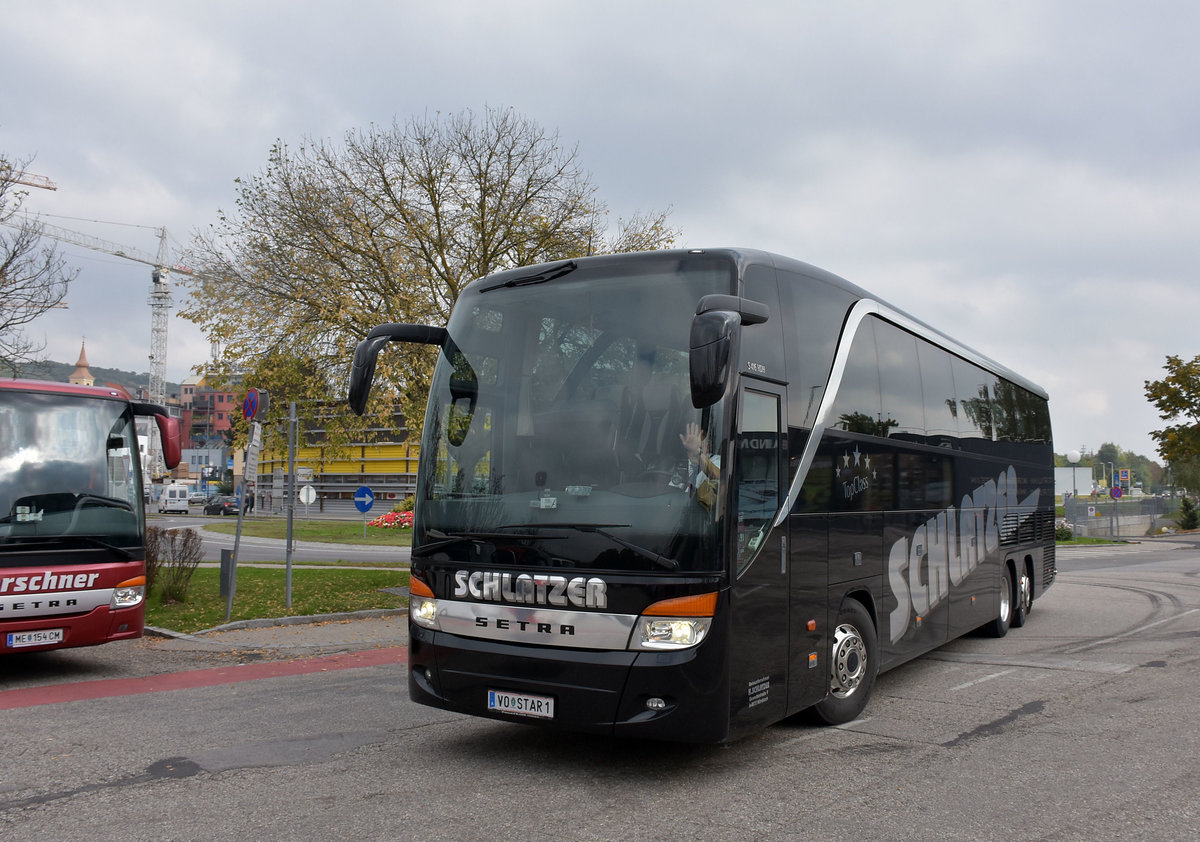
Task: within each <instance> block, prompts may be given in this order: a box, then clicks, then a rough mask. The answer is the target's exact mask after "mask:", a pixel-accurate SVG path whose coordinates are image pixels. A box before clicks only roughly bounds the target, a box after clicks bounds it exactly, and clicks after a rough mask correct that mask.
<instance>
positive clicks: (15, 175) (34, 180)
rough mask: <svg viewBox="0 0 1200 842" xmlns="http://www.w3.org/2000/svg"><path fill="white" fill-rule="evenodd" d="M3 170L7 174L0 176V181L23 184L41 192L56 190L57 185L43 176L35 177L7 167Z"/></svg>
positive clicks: (29, 173)
mask: <svg viewBox="0 0 1200 842" xmlns="http://www.w3.org/2000/svg"><path fill="white" fill-rule="evenodd" d="M5 169H6V170H8V172H7V174H0V180H4V181H10V182H12V183H13V184H24V185H25V186H27V187H40V188H42V189H43V190H57V189H58V185H57V184H55V183H54V182H53V181H51V180H50V179H48V178H46V176H44V175H35V174H33V173H31V172H17V171H15V170H13V169H11V168H9V167H8V166H7V165H5Z"/></svg>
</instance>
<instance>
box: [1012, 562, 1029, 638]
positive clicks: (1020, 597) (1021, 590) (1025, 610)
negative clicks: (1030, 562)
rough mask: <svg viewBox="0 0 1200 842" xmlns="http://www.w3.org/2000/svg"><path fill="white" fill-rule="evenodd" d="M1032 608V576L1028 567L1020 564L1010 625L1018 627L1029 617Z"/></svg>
mask: <svg viewBox="0 0 1200 842" xmlns="http://www.w3.org/2000/svg"><path fill="white" fill-rule="evenodd" d="M1032 610H1033V576H1031V575H1030V573H1029V568H1028V567H1026V566H1025V565H1024V564H1022V565H1021V575H1019V576H1018V577H1017V593H1016V601H1015V602H1014V603H1013V615H1012V627H1013V628H1014V629H1019V628H1021V626H1023V625H1025V621H1026V620H1028V619H1029V612H1030V611H1032Z"/></svg>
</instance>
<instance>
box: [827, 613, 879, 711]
mask: <svg viewBox="0 0 1200 842" xmlns="http://www.w3.org/2000/svg"><path fill="white" fill-rule="evenodd" d="M878 672H879V641H878V638H877V637H876V634H875V623H874V622H872V620H871V615H870V614H868V613H867V609H866V608H864V607H863V605H862V603H861V602H858V601H857V600H853V599H848V600H846V601H845V602H843V603H842V607H841V609H840V610H839V611H838V618H837V624H836V625H835V626H834V631H833V646H832V648H831V656H830V660H829V693H828V695H826V696H825V698H824V699H822V700H821V701H820V702H818V703H817V704H816V705H814V706H813V708H812V712H813V714H814V716H815V717H816V719H817V720H818V721H819V722H823V723H824V724H826V725H841V724H843V723H846V722H850V721H852V720H853V719H855V718H857V717H858V715H859V714H860V713H862V711H863V708H865V707H866V706H867V702H868V701H869V700H870V698H871V690H872V689H873V688H874V686H875V676H876V675H877V674H878Z"/></svg>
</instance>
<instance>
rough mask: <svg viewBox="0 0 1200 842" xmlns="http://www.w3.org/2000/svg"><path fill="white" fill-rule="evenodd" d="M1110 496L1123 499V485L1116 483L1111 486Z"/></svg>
mask: <svg viewBox="0 0 1200 842" xmlns="http://www.w3.org/2000/svg"><path fill="white" fill-rule="evenodd" d="M1108 496H1109V497H1112V498H1113V499H1114V500H1120V499H1121V486H1119V485H1114V486H1113V487H1112V488H1110V489H1109V490H1108Z"/></svg>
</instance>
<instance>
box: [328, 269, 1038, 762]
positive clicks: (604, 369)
mask: <svg viewBox="0 0 1200 842" xmlns="http://www.w3.org/2000/svg"><path fill="white" fill-rule="evenodd" d="M392 341H398V342H415V343H427V344H433V345H438V346H440V348H441V353H440V354H439V356H438V363H437V366H436V370H435V372H434V376H433V384H432V388H431V391H430V396H429V403H428V407H427V411H426V417H425V423H424V428H423V433H422V438H421V457H420V467H419V471H418V480H417V482H418V489H417V500H416V512H415V523H414V528H415V532H414V536H413V550H412V585H411V602H410V632H411V642H410V655H409V668H410V671H409V691H410V695H411V697H412V698H413V699H414V700H415V701H418V702H421V703H423V704H427V705H432V706H435V707H439V708H445V709H448V710H454V711H459V712H462V713H468V714H474V715H477V716H485V717H492V718H496V719H502V720H507V721H513V722H524V723H540V724H544V725H546V726H550V727H558V728H564V729H570V730H574V731H581V732H591V733H600V734H612V735H618V736H633V737H646V738H655V739H667V740H683V741H705V742H720V741H728V740H734V739H737V738H739V737H741V736H743V735H745V734H747V733H750V732H752V731H754V730H756V729H761V728H763V727H765V726H767V725H769V724H771V723H773V722H777V721H779V720H781V719H783V718H785V717H788V716H790V715H793V714H796V713H799V712H801V711H809V712H810V713H811V714H812V715H813V716H814V718H815V719H817V720H818V721H823V722H826V723H831V724H837V723H843V722H847V721H850V720H852V719H854V718H856V717H857V716H858V715H859V714H860V713H861V711H862V710H863V707H864V706H865V705H866V703H867V700H868V697H869V696H870V694H871V690H872V687H873V684H874V681H875V677H876V675H877V673H878V672H879V671H881V670H886V669H889V668H891V667H894V666H897V665H898V664H901V663H903V662H904V661H906V660H909V659H911V658H914V657H916V656H918V655H921V654H922V653H925V652H928V651H929V650H931V649H933V648H935V647H937V646H940V645H941V644H943V643H946V642H947V641H949V640H952V639H954V638H956V637H958V636H960V635H963V634H965V633H967V632H971V631H974V630H978V629H982V630H984V631H986V632H990V633H991V634H994V635H1003V634H1005V633H1006V632H1007V630H1008V629H1009V627H1010V626H1020V625H1022V624H1024V622H1025V618H1026V615H1027V613H1028V612H1029V611H1030V609H1031V607H1032V604H1033V600H1034V599H1035V598H1036V597H1038V596H1040V595H1041V593H1042V592H1043V591H1044V590H1045V588H1047V587H1049V585H1050V584H1051V582H1053V580H1054V576H1055V558H1054V497H1053V454H1052V444H1051V435H1050V416H1049V410H1048V407H1047V396H1046V393H1045V391H1044V390H1042V389H1041V388H1039V387H1038V386H1036V385H1034V384H1033V383H1031V382H1029V381H1028V380H1026V379H1024V378H1023V377H1020V376H1018V375H1017V374H1015V373H1014V372H1012V371H1009V370H1008V369H1006V368H1004V367H1002V366H1000V365H998V364H997V363H995V362H992V361H991V360H989V359H987V358H985V357H983V356H981V355H980V354H978V353H976V352H974V351H972V350H970V349H969V348H967V347H966V346H964V345H962V344H960V343H958V342H956V341H954V340H952V339H950V338H949V337H947V336H946V335H945V334H942V333H940V332H938V331H936V330H934V329H932V328H930V327H929V326H927V325H925V324H923V323H921V322H919V321H917V320H915V319H913V318H912V317H910V316H908V315H906V314H904V313H902V312H900V311H898V310H896V309H895V308H893V307H891V306H889V305H887V304H885V303H884V302H882V301H880V300H879V299H877V298H874V297H872V296H871V295H870V294H869V293H867V292H865V291H864V290H862V289H859V288H858V287H855V286H853V285H852V284H850V283H847V282H846V281H844V280H842V279H841V278H838V277H836V276H834V275H831V274H829V273H827V272H824V271H822V270H820V269H817V268H815V267H813V266H810V265H807V264H805V263H801V262H798V261H795V260H791V259H787V258H783V257H779V256H777V255H773V254H767V253H763V252H756V251H743V250H731V249H715V250H709V249H704V250H700V249H695V250H689V251H663V252H648V253H643V254H623V255H612V256H599V257H588V258H581V259H577V260H568V261H562V262H558V263H549V264H544V265H539V266H531V267H525V268H520V269H514V270H510V271H504V272H500V273H497V274H495V275H490V276H488V277H485V278H482V279H479V280H477V281H474V282H473V283H471V284H470V285H469V286H467V287H466V288H465V289H464V290H463V291H462V294H461V296H460V297H459V299H458V301H457V303H456V305H455V308H454V311H453V314H452V315H451V317H450V322H449V325H447V326H446V327H445V328H441V327H431V326H424V325H404V324H385V325H381V326H379V327H377V328H375V329H374V330H373V331H371V333H370V334H369V335H368V337H367V338H366V339H364V340H363V341H362V342H361V343H360V344H359V347H358V349H357V350H356V352H355V356H354V366H353V371H352V375H351V384H350V405H351V407H352V409H353V410H354V411H356V412H358V413H360V414H361V413H362V412H363V411H364V408H365V405H366V400H367V394H368V392H369V389H370V386H371V380H372V378H373V377H374V372H375V365H376V360H377V357H378V354H379V352H380V351H381V349H382V348H383V346H385V345H386V344H387V343H388V342H392Z"/></svg>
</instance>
